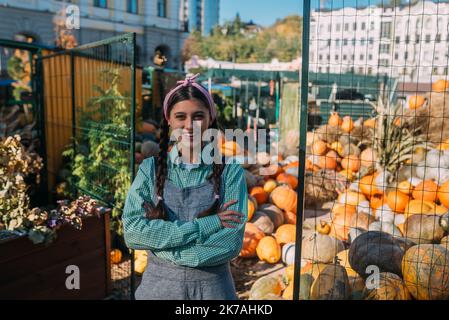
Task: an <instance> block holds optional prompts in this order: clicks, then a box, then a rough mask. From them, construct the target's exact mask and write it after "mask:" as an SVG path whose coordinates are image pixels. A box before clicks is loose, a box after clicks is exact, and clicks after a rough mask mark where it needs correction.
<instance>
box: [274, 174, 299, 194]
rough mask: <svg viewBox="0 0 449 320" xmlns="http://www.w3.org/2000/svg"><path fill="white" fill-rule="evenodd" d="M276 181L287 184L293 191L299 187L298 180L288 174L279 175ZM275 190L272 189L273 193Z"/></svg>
mask: <svg viewBox="0 0 449 320" xmlns="http://www.w3.org/2000/svg"><path fill="white" fill-rule="evenodd" d="M276 181H277V182H278V183H279V184H287V185H289V186H290V188H292V189H293V190H295V189H296V187H297V186H298V178H296V177H295V176H292V175H291V174H287V173H281V174H279V175H278V176H277V177H276ZM275 187H276V186H275ZM275 187H274V188H275ZM274 188H273V189H272V191H273V190H274Z"/></svg>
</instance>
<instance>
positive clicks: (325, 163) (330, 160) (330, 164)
mask: <svg viewBox="0 0 449 320" xmlns="http://www.w3.org/2000/svg"><path fill="white" fill-rule="evenodd" d="M333 152H335V151H333ZM318 157H319V158H318V167H320V168H321V169H329V170H334V169H335V168H337V159H336V158H335V156H334V155H333V154H330V155H327V154H326V155H323V156H318Z"/></svg>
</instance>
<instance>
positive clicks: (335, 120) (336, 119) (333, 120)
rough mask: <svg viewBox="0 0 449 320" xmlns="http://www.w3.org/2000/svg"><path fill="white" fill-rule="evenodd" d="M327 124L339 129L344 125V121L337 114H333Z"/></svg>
mask: <svg viewBox="0 0 449 320" xmlns="http://www.w3.org/2000/svg"><path fill="white" fill-rule="evenodd" d="M327 123H328V124H329V125H330V126H332V127H339V126H341V124H342V123H343V120H342V119H341V118H340V116H339V115H338V113H337V112H333V113H332V114H331V116H330V117H329V121H328V122H327Z"/></svg>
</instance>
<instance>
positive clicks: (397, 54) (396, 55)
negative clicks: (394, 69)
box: [394, 52, 399, 60]
mask: <svg viewBox="0 0 449 320" xmlns="http://www.w3.org/2000/svg"><path fill="white" fill-rule="evenodd" d="M398 59H399V53H397V52H396V53H395V54H394V60H398Z"/></svg>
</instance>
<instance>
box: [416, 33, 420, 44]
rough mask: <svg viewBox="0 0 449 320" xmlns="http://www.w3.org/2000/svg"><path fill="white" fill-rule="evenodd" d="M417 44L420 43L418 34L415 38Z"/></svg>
mask: <svg viewBox="0 0 449 320" xmlns="http://www.w3.org/2000/svg"><path fill="white" fill-rule="evenodd" d="M415 43H417V44H418V43H419V34H417V35H416V36H415Z"/></svg>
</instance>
